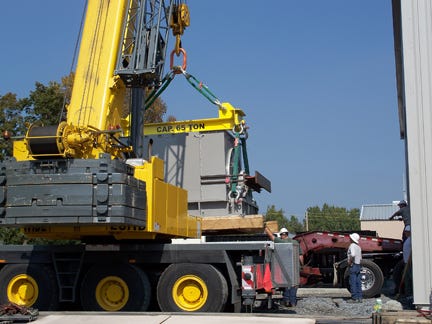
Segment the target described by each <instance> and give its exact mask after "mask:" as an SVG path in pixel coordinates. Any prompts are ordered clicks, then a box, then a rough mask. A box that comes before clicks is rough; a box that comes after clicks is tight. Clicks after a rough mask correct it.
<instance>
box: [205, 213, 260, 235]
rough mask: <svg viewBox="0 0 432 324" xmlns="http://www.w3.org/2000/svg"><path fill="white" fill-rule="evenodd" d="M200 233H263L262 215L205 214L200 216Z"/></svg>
mask: <svg viewBox="0 0 432 324" xmlns="http://www.w3.org/2000/svg"><path fill="white" fill-rule="evenodd" d="M201 226H202V233H203V234H210V233H212V234H213V233H224V234H236V233H263V232H264V216H263V215H245V216H241V215H235V216H206V217H203V218H202V223H201Z"/></svg>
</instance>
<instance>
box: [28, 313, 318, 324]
mask: <svg viewBox="0 0 432 324" xmlns="http://www.w3.org/2000/svg"><path fill="white" fill-rule="evenodd" d="M221 322H227V323H230V324H250V323H254V324H278V323H280V324H282V323H284V324H314V323H316V321H315V319H310V318H290V317H286V315H285V316H280V315H279V316H271V315H270V316H269V315H259V314H240V315H231V314H223V313H222V314H219V313H218V314H205V315H201V314H191V315H190V314H185V315H183V314H142V313H134V314H122V313H109V314H100V313H96V314H82V313H80V314H76V313H67V314H65V313H59V314H46V315H44V314H41V315H40V316H39V318H38V319H37V320H36V322H35V324H52V323H62V324H76V323H81V324H117V323H146V324H162V323H163V324H191V323H200V324H219V323H221Z"/></svg>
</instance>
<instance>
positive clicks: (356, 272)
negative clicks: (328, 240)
mask: <svg viewBox="0 0 432 324" xmlns="http://www.w3.org/2000/svg"><path fill="white" fill-rule="evenodd" d="M350 239H351V244H350V246H349V247H348V251H347V257H348V266H349V274H350V276H349V284H350V289H351V299H350V300H349V301H348V302H350V303H361V302H362V301H363V292H362V287H361V274H360V270H361V265H360V262H361V259H362V251H361V247H360V245H359V241H360V235H358V234H357V233H352V234H350Z"/></svg>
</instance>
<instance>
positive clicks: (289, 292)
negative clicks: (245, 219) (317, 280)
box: [265, 226, 303, 307]
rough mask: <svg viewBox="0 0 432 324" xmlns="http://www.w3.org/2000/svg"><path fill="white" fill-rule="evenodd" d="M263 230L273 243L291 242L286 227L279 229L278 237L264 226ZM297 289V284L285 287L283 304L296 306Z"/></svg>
mask: <svg viewBox="0 0 432 324" xmlns="http://www.w3.org/2000/svg"><path fill="white" fill-rule="evenodd" d="M265 232H266V234H267V236H268V237H269V238H270V239H271V240H272V241H273V242H275V243H291V242H293V240H292V239H291V238H290V237H289V232H288V230H287V229H286V228H282V229H281V230H280V231H279V237H276V236H275V235H274V234H273V232H272V231H271V230H270V229H269V228H268V227H267V226H266V228H265ZM302 254H303V253H302V251H301V249H300V250H299V261H300V266H302V265H303V255H302ZM297 289H298V286H292V287H291V288H286V289H285V290H284V291H283V303H284V306H288V307H295V306H297Z"/></svg>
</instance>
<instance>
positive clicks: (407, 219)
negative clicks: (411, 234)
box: [389, 200, 411, 241]
mask: <svg viewBox="0 0 432 324" xmlns="http://www.w3.org/2000/svg"><path fill="white" fill-rule="evenodd" d="M398 206H399V210H397V211H395V212H394V214H393V215H391V216H390V217H389V220H393V219H395V218H396V219H397V220H400V221H403V222H404V232H403V234H402V240H403V241H405V240H406V237H405V227H407V226H408V225H411V211H410V207H409V206H408V203H407V202H406V201H405V200H401V201H399V203H398Z"/></svg>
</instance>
